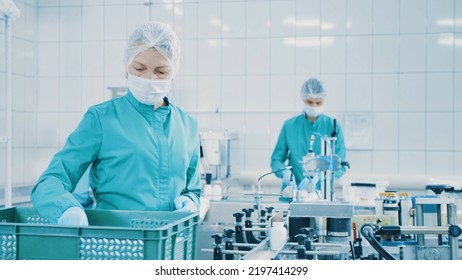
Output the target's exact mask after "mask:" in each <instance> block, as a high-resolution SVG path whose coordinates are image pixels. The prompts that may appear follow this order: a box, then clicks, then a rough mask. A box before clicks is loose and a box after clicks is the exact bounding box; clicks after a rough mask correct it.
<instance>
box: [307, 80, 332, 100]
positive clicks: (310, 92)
mask: <svg viewBox="0 0 462 280" xmlns="http://www.w3.org/2000/svg"><path fill="white" fill-rule="evenodd" d="M301 97H302V99H307V98H324V97H326V93H325V91H324V87H323V86H322V84H321V82H320V81H319V80H318V79H316V78H310V79H308V80H306V82H304V83H303V85H302V91H301Z"/></svg>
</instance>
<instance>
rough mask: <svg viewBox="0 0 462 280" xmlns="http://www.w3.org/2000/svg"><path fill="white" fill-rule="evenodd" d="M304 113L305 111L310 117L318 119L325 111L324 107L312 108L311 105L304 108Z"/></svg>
mask: <svg viewBox="0 0 462 280" xmlns="http://www.w3.org/2000/svg"><path fill="white" fill-rule="evenodd" d="M303 111H305V114H307V115H308V116H309V117H312V118H316V117H317V116H319V115H320V114H322V112H323V111H324V106H316V107H313V106H310V105H305V108H303Z"/></svg>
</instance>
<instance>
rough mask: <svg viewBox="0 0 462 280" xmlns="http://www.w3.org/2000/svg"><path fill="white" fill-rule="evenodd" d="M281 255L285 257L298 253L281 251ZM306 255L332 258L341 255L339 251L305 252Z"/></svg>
mask: <svg viewBox="0 0 462 280" xmlns="http://www.w3.org/2000/svg"><path fill="white" fill-rule="evenodd" d="M279 254H284V255H296V254H297V251H295V250H280V251H279ZM305 255H309V256H314V255H317V256H332V255H340V252H339V251H305Z"/></svg>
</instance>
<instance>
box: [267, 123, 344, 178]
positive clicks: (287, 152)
mask: <svg viewBox="0 0 462 280" xmlns="http://www.w3.org/2000/svg"><path fill="white" fill-rule="evenodd" d="M333 130H334V121H333V119H332V118H330V117H329V116H326V115H323V114H321V115H319V117H318V118H317V119H316V120H315V121H314V122H313V123H311V122H310V120H309V119H307V118H306V117H305V114H301V115H298V116H296V117H293V118H291V119H288V120H287V121H285V123H284V125H283V126H282V129H281V132H280V134H279V138H278V141H277V143H276V147H275V148H274V150H273V154H272V155H271V169H272V171H277V170H281V169H283V168H285V167H286V166H287V164H286V161H287V160H288V165H289V166H292V167H293V172H294V177H295V181H296V183H297V185H298V184H299V183H300V181H301V180H302V179H303V178H304V175H303V173H304V170H303V166H302V164H301V161H302V159H303V157H304V156H305V155H306V154H307V153H308V150H309V148H310V139H311V135H313V133H314V132H317V133H319V134H321V135H322V136H325V135H327V136H329V137H330V136H331V135H332V132H333ZM336 132H337V135H336V137H337V140H336V142H335V154H337V155H338V156H339V157H340V158H341V159H342V161H344V160H345V157H346V149H345V141H344V138H343V132H342V128H341V126H340V124H339V123H338V121H337V124H336ZM313 151H314V153H315V154H316V155H320V154H321V139H320V137H319V136H317V135H315V141H314V143H313ZM344 173H345V168H344V167H342V168H341V170H339V171H337V172H336V174H335V177H336V178H340V177H341V176H342V175H343V174H344ZM276 176H278V177H280V178H281V177H282V172H277V173H276Z"/></svg>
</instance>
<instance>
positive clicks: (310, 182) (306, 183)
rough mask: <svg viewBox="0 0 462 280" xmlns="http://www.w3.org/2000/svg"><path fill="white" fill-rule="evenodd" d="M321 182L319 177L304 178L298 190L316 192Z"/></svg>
mask: <svg viewBox="0 0 462 280" xmlns="http://www.w3.org/2000/svg"><path fill="white" fill-rule="evenodd" d="M318 182H319V177H318V176H317V175H314V176H312V178H307V177H305V178H303V180H302V181H300V183H299V184H298V186H297V189H298V190H306V191H308V192H314V189H315V188H316V187H317V184H318Z"/></svg>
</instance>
